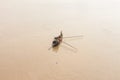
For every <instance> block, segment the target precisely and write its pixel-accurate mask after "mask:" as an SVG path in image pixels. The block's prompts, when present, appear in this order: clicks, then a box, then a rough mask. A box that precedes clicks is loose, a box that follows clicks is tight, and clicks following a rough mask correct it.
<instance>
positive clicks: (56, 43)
mask: <svg viewBox="0 0 120 80" xmlns="http://www.w3.org/2000/svg"><path fill="white" fill-rule="evenodd" d="M81 36H82V35H80V36H70V37H63V33H62V31H61V32H60V35H59V36H57V37H54V40H53V41H52V46H51V47H50V48H49V49H48V50H50V49H51V48H55V47H58V46H59V45H60V44H61V43H64V44H66V45H68V46H70V47H72V48H74V49H76V48H75V47H73V46H72V45H70V44H68V43H66V42H64V41H63V39H64V38H73V37H81Z"/></svg>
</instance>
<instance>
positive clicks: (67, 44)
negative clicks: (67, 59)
mask: <svg viewBox="0 0 120 80" xmlns="http://www.w3.org/2000/svg"><path fill="white" fill-rule="evenodd" d="M62 42H63V43H64V44H66V45H68V46H70V47H72V48H74V49H77V48H75V47H73V46H72V45H70V44H68V43H66V42H64V41H62Z"/></svg>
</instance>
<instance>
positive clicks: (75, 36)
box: [63, 35, 83, 38]
mask: <svg viewBox="0 0 120 80" xmlns="http://www.w3.org/2000/svg"><path fill="white" fill-rule="evenodd" d="M74 37H83V35H79V36H70V37H63V38H74Z"/></svg>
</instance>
